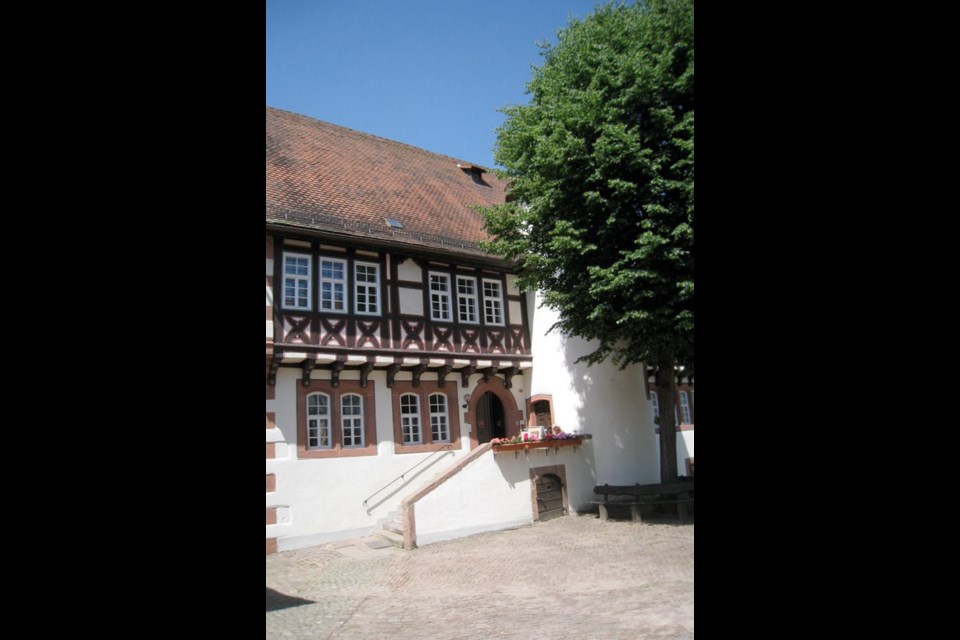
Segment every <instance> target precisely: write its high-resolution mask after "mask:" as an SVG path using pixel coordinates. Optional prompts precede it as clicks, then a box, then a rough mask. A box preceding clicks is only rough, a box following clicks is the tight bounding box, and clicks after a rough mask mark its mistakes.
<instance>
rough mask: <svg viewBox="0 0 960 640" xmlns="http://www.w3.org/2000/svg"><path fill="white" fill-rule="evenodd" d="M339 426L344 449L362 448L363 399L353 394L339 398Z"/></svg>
mask: <svg viewBox="0 0 960 640" xmlns="http://www.w3.org/2000/svg"><path fill="white" fill-rule="evenodd" d="M340 426H341V428H342V429H343V446H344V447H362V446H363V397H361V396H358V395H356V394H354V393H350V394H347V395H343V396H340Z"/></svg>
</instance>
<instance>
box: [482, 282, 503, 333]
mask: <svg viewBox="0 0 960 640" xmlns="http://www.w3.org/2000/svg"><path fill="white" fill-rule="evenodd" d="M483 321H484V322H485V323H487V324H499V325H502V324H503V289H502V288H501V287H500V281H499V280H487V279H486V278H484V280H483Z"/></svg>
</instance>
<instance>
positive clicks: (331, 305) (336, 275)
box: [320, 258, 347, 313]
mask: <svg viewBox="0 0 960 640" xmlns="http://www.w3.org/2000/svg"><path fill="white" fill-rule="evenodd" d="M320 310H321V311H333V312H335V313H346V312H347V262H346V261H345V260H336V259H333V258H320Z"/></svg>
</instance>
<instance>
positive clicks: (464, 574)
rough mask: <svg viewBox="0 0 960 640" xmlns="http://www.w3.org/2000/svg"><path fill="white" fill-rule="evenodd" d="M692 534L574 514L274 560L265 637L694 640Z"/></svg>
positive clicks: (682, 527) (668, 526)
mask: <svg viewBox="0 0 960 640" xmlns="http://www.w3.org/2000/svg"><path fill="white" fill-rule="evenodd" d="M693 530H694V525H693V524H679V523H677V522H675V521H662V520H660V521H647V522H644V523H642V524H635V523H632V522H624V521H613V520H611V521H609V522H600V521H599V519H598V518H597V517H596V516H595V515H589V514H587V515H583V516H568V517H563V518H557V519H555V520H551V521H549V522H544V523H535V524H534V525H532V526H528V527H522V528H519V529H513V530H510V531H498V532H493V533H482V534H478V535H474V536H471V537H469V538H462V539H459V540H451V541H448V542H441V543H437V544H432V545H427V546H425V547H423V548H421V549H417V550H414V551H402V550H400V549H396V548H394V547H387V548H382V549H373V548H370V546H368V545H367V544H366V543H367V542H370V541H373V540H375V539H374V538H364V539H362V540H352V541H343V542H338V543H331V544H326V545H322V546H319V547H312V548H310V549H300V550H297V551H285V552H280V553H277V554H273V555H270V556H267V558H266V565H267V567H266V569H267V571H266V576H267V585H266V586H267V612H266V617H267V621H266V631H267V633H266V637H267V638H268V639H270V638H311V639H313V638H316V639H320V640H327V639H328V638H342V639H350V640H406V639H418V640H419V639H440V638H443V639H450V640H453V639H461V638H462V639H464V640H467V639H469V640H484V639H486V638H516V639H521V638H522V639H523V640H539V639H543V640H547V639H549V640H563V639H571V640H572V639H577V640H581V639H596V640H620V639H622V640H628V639H629V640H635V639H637V638H693V634H694V622H693V537H694V536H693Z"/></svg>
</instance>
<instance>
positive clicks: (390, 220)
mask: <svg viewBox="0 0 960 640" xmlns="http://www.w3.org/2000/svg"><path fill="white" fill-rule="evenodd" d="M384 220H386V221H387V226H388V227H390V228H391V229H403V223H402V222H400V221H399V220H394V219H393V218H384Z"/></svg>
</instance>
